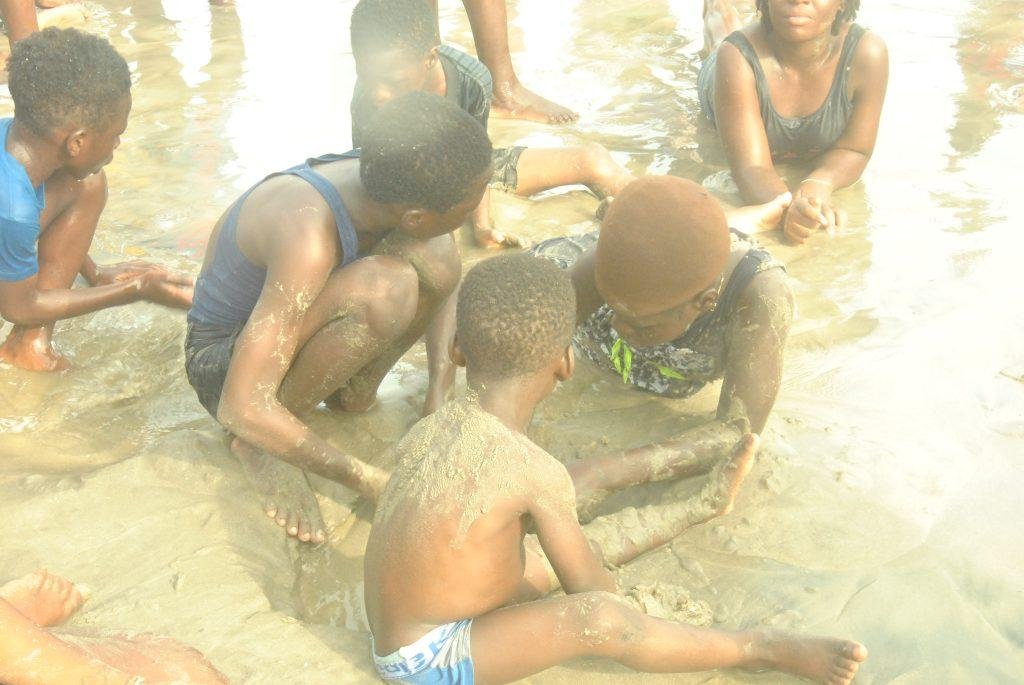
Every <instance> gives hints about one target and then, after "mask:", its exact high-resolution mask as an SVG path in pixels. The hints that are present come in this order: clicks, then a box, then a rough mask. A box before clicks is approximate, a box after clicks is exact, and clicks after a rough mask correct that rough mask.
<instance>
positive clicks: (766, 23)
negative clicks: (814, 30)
mask: <svg viewBox="0 0 1024 685" xmlns="http://www.w3.org/2000/svg"><path fill="white" fill-rule="evenodd" d="M859 10H860V0H845V2H843V8H842V9H841V10H839V13H838V14H836V18H835V19H834V20H833V21H832V35H833V36H837V35H839V29H840V28H841V27H842V25H843V24H845V23H846V22H848V21H853V20H854V19H856V18H857V12H858V11H859ZM757 12H758V14H760V15H761V26H762V27H764V30H765V31H767V32H768V33H771V30H772V20H771V18H769V16H768V0H757Z"/></svg>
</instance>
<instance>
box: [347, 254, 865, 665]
mask: <svg viewBox="0 0 1024 685" xmlns="http://www.w3.org/2000/svg"><path fill="white" fill-rule="evenodd" d="M575 311H576V303H575V296H574V292H573V286H572V283H571V281H570V280H569V278H568V277H567V276H566V275H565V274H564V272H562V271H560V270H559V269H558V268H556V267H555V266H554V265H552V264H550V263H548V262H546V261H543V260H538V259H535V258H532V257H530V256H527V255H511V256H505V257H499V258H496V259H491V260H487V261H485V262H483V263H481V264H479V265H478V266H476V267H475V268H474V269H473V270H471V271H470V273H469V274H468V275H467V276H466V279H465V282H464V284H463V286H462V289H461V292H460V293H459V298H458V313H457V337H456V351H455V356H456V357H457V358H458V357H461V358H464V361H465V364H466V375H467V382H468V386H469V396H468V397H467V398H466V399H461V400H455V401H452V402H449V403H447V404H446V405H445V406H444V407H442V408H441V409H440V410H438V411H437V412H436V413H434V414H433V415H431V416H429V417H427V418H425V419H423V420H421V421H420V422H419V423H418V424H417V425H416V426H414V427H413V429H412V430H411V431H410V432H409V434H408V435H407V436H406V437H405V438H403V440H402V441H401V442H400V443H399V444H398V446H397V455H398V459H399V461H398V466H397V467H396V469H395V472H394V474H393V475H392V477H391V480H390V482H389V483H388V486H387V488H386V489H385V491H384V494H383V496H382V498H381V500H380V502H379V506H378V509H377V514H376V517H375V519H374V524H373V529H372V531H371V533H370V539H369V541H368V544H367V549H366V557H365V580H366V594H365V597H366V612H367V618H368V620H369V624H370V628H371V631H372V633H373V658H374V662H375V665H376V668H377V671H378V673H379V675H380V676H381V677H382V678H384V679H386V680H397V681H401V682H408V683H428V682H429V683H462V684H466V683H473V682H476V681H479V682H481V683H501V682H508V681H512V680H517V679H519V678H524V677H526V676H528V675H530V674H533V673H537V672H539V671H542V670H544V669H546V668H549V667H551V666H554V665H556V664H559V663H561V662H563V661H566V660H568V659H571V658H574V657H579V656H604V657H608V658H611V659H614V660H616V661H619V662H620V663H623V664H625V665H627V666H630V667H632V668H635V669H638V670H641V671H651V672H655V671H660V672H682V671H700V670H708V669H715V668H722V667H730V666H765V667H770V668H776V669H781V670H785V671H788V672H791V673H795V674H798V675H802V676H805V677H809V678H812V679H815V680H817V681H819V682H827V683H837V684H842V683H848V682H850V680H851V679H852V678H853V676H854V674H855V673H856V671H857V668H858V666H859V664H860V662H862V661H863V660H864V659H865V658H866V656H867V653H866V650H865V648H864V647H863V646H862V645H860V644H858V643H856V642H850V641H846V640H839V639H831V638H805V637H795V636H791V635H785V634H780V633H769V632H760V631H751V632H725V631H719V630H708V629H699V628H694V627H692V626H689V625H685V624H681V623H675V622H671V621H666V620H662V619H656V618H652V617H650V616H648V615H646V614H644V613H642V612H640V611H638V610H636V609H633V608H632V607H630V606H629V605H627V604H626V603H624V602H623V601H622V599H621V598H620V597H619V596H618V595H617V594H616V586H615V581H614V578H613V577H612V575H611V574H610V573H609V572H608V571H607V570H606V569H605V568H604V566H603V565H602V557H603V560H604V561H605V562H610V563H621V562H623V561H625V560H628V559H630V558H632V557H634V556H636V555H637V554H639V553H641V552H643V551H646V550H647V549H650V548H651V547H653V546H657V545H659V544H662V543H664V542H666V541H667V540H668V539H670V538H671V535H673V534H674V533H677V532H678V531H679V530H680V529H682V528H685V527H686V525H688V524H689V523H691V522H692V521H691V520H687V518H686V516H681V517H677V520H675V521H671V520H670V519H671V518H672V515H673V511H674V510H671V509H670V510H669V511H668V512H667V514H666V515H665V516H661V517H655V516H654V514H653V512H645V515H646V514H650V516H649V519H650V520H651V521H654V520H655V519H656V518H657V519H658V520H659V521H662V522H663V523H664V525H661V524H659V525H651V526H647V525H641V526H640V527H639V530H633V531H631V533H640V535H638V537H633V536H632V534H630V535H624V536H622V537H620V538H615V537H612V536H609V535H607V534H606V535H601V536H595V539H594V540H589V541H588V537H587V535H586V533H585V531H584V530H583V529H582V528H581V527H580V524H579V522H578V520H577V518H576V505H575V492H574V489H573V485H572V481H571V479H570V477H569V474H568V472H567V471H566V469H565V467H564V466H562V464H561V463H559V462H558V461H557V460H555V459H554V458H553V457H551V456H550V455H548V454H547V453H546V452H544V451H543V450H542V449H540V448H539V447H538V446H536V445H535V444H533V443H532V442H530V440H529V439H527V438H526V436H525V435H524V434H523V431H524V430H525V428H526V426H527V424H528V423H529V422H530V419H531V417H532V415H533V411H534V408H535V407H536V406H537V404H538V403H539V402H540V401H541V400H543V399H544V398H545V397H546V396H547V395H549V394H550V393H551V391H552V390H553V389H554V388H555V386H556V385H557V383H558V382H559V381H560V380H564V379H567V378H569V376H570V375H571V374H572V372H573V366H574V358H573V351H572V346H571V341H572V336H573V330H574V328H575ZM756 444H757V439H756V437H755V436H746V437H745V438H744V439H743V440H742V441H741V445H740V447H739V448H738V449H737V451H736V453H735V454H734V456H733V458H732V459H731V460H729V462H728V465H727V466H726V467H725V468H724V469H723V470H722V471H720V472H719V473H717V474H715V475H714V476H713V480H712V481H709V486H710V488H711V491H710V492H711V494H712V495H715V496H714V497H712V498H711V499H717V501H718V505H719V506H721V507H723V508H724V509H728V507H729V506H731V502H732V497H733V496H734V494H735V491H736V488H737V487H738V485H739V483H740V482H741V481H742V479H743V477H744V476H745V475H746V473H747V471H748V470H749V468H750V462H751V460H752V458H753V455H754V451H755V449H756ZM705 491H706V492H707V491H708V488H705ZM670 506H672V507H674V506H676V505H670ZM648 509H650V508H648ZM598 523H600V520H599V521H598ZM673 526H675V529H674V530H673V529H672V527H673ZM528 527H531V528H535V530H536V532H537V539H538V541H539V545H533V544H531V545H529V548H530V551H527V545H526V544H524V537H525V534H526V530H527V528H528ZM603 530H604V531H605V532H606V533H607V530H608V527H607V526H603ZM647 531H653V532H652V533H651V534H650V535H649V536H648V537H647V539H644V538H643V533H644V532H647ZM595 543H596V544H595ZM537 547H539V548H540V549H537ZM540 550H543V555H546V559H547V560H548V561H550V566H551V567H552V569H553V572H554V574H555V575H556V576H557V579H558V582H559V583H560V584H561V586H562V587H563V588H564V590H565V592H566V593H567V594H566V596H564V597H552V598H548V599H541V600H536V598H537V597H538V596H540V595H541V594H543V593H545V592H547V591H548V590H549V589H550V587H551V585H552V584H551V583H550V581H549V580H548V578H549V575H548V573H547V571H546V569H545V562H544V557H543V556H542V555H541V553H540ZM534 600H536V601H534Z"/></svg>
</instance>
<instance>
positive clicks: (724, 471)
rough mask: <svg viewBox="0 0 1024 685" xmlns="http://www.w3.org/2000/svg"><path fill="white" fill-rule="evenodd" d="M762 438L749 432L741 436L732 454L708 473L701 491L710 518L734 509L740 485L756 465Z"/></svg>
mask: <svg viewBox="0 0 1024 685" xmlns="http://www.w3.org/2000/svg"><path fill="white" fill-rule="evenodd" d="M760 444H761V438H760V437H759V436H758V435H757V433H747V434H746V435H744V436H743V437H742V438H740V441H739V443H737V445H736V448H735V449H734V450H733V453H732V456H731V457H730V458H729V459H728V460H726V461H721V462H719V463H718V464H716V465H715V467H714V468H713V469H711V473H710V474H708V483H707V485H705V486H704V488H703V489H702V490H701V493H700V499H701V501H702V503H703V504H704V505H705V506H706V507H707V511H708V513H709V516H708V518H709V519H712V518H716V517H718V516H725V515H726V514H728V513H729V512H730V511H732V507H733V504H735V503H736V495H737V493H739V491H740V486H741V485H742V484H743V481H744V480H745V479H746V477H747V474H749V473H750V468H751V467H752V466H753V465H754V456H755V455H756V454H757V448H758V445H760Z"/></svg>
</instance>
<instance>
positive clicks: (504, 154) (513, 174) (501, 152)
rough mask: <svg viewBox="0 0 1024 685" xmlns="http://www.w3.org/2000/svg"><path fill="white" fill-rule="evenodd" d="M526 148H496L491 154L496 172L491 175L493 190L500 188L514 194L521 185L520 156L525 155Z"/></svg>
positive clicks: (490, 184)
mask: <svg viewBox="0 0 1024 685" xmlns="http://www.w3.org/2000/svg"><path fill="white" fill-rule="evenodd" d="M525 149H526V148H525V147H521V146H518V145H517V146H513V147H496V148H494V152H492V153H491V166H492V167H493V168H494V172H493V173H492V174H491V182H490V183H489V184H488V185H489V186H491V187H492V188H500V189H501V190H504V191H506V192H510V193H513V192H515V190H516V186H518V185H519V169H518V167H519V155H521V154H523V150H525Z"/></svg>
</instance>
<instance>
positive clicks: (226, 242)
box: [188, 150, 359, 328]
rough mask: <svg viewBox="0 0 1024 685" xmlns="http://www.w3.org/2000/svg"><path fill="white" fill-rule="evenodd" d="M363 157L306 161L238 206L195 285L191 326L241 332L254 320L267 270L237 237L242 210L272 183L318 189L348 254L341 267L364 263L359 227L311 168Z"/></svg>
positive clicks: (353, 153) (352, 153)
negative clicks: (293, 181)
mask: <svg viewBox="0 0 1024 685" xmlns="http://www.w3.org/2000/svg"><path fill="white" fill-rule="evenodd" d="M358 157H359V150H351V151H349V152H346V153H344V154H340V155H323V156H321V157H313V158H312V159H307V160H306V161H305V162H303V163H302V164H299V165H296V166H293V167H292V168H290V169H285V170H284V171H279V172H277V173H273V174H270V175H269V176H267V177H266V178H264V179H263V180H261V181H260V182H259V183H257V184H256V185H254V186H253V187H251V188H249V190H247V191H245V193H244V194H243V195H242V196H241V197H240V198H238V199H237V200H235V203H234V204H233V205H232V206H231V209H230V210H229V211H228V215H227V218H226V219H225V220H224V225H223V226H222V227H221V230H220V235H218V236H217V245H216V252H215V253H214V255H213V261H212V262H211V263H210V264H209V265H208V266H207V268H206V269H204V270H203V272H202V273H201V274H199V279H198V280H197V281H196V289H195V296H194V297H193V300H192V309H190V310H189V312H188V320H189V321H190V322H192V323H201V324H209V325H214V326H224V327H226V328H238V327H241V326H243V325H244V324H245V322H246V321H248V320H249V316H250V315H251V314H252V310H253V309H254V308H255V307H256V302H257V300H259V297H260V292H261V291H262V290H263V283H264V281H266V280H267V270H266V269H264V268H262V267H259V266H257V265H255V264H253V263H252V262H250V261H249V260H248V259H247V258H246V256H245V255H244V254H242V251H241V250H240V249H239V247H238V241H237V240H236V237H235V236H236V233H237V231H238V215H239V214H240V213H241V211H242V204H243V203H244V202H245V200H246V198H247V197H249V195H250V194H252V191H253V190H255V189H256V188H257V186H259V184H260V183H262V182H263V181H266V180H267V179H268V178H273V177H275V176H288V175H291V176H298V177H299V178H301V179H303V180H304V181H306V182H308V183H309V184H310V185H311V186H313V187H314V188H316V189H317V191H318V192H319V193H320V195H321V196H322V197H323V198H324V200H325V201H326V202H327V206H328V207H330V209H331V213H332V214H333V215H334V223H335V225H336V227H337V230H338V238H339V239H340V240H341V249H342V252H343V253H344V256H343V258H342V262H341V266H345V265H346V264H349V263H351V262H353V261H355V260H356V259H357V258H358V257H359V240H358V238H357V237H356V229H355V226H353V225H352V218H351V217H350V216H349V214H348V210H347V209H345V204H344V202H342V199H341V195H340V194H339V193H338V190H337V189H336V188H335V187H334V186H333V185H331V183H330V182H329V181H328V180H327V179H326V178H324V177H323V176H322V175H321V174H318V173H317V172H316V171H314V170H313V168H312V167H313V166H315V165H317V164H325V163H328V162H336V161H338V160H342V159H358Z"/></svg>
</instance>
